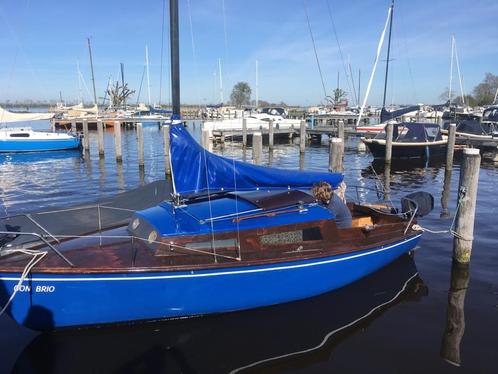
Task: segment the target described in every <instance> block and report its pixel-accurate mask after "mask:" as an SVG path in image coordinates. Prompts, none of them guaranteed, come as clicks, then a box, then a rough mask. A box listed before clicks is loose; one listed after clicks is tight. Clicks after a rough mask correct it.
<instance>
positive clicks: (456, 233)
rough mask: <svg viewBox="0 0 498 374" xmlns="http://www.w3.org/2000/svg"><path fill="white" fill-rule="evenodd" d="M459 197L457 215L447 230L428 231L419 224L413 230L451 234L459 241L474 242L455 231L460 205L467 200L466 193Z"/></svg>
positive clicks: (472, 238)
mask: <svg viewBox="0 0 498 374" xmlns="http://www.w3.org/2000/svg"><path fill="white" fill-rule="evenodd" d="M458 195H459V196H458V203H457V207H456V210H455V215H454V216H453V220H452V221H451V225H450V227H449V228H448V229H447V230H431V229H428V228H427V227H423V226H422V225H420V224H418V223H417V224H415V225H413V226H412V229H413V230H417V231H424V232H428V233H430V234H451V235H452V236H453V237H455V238H457V239H460V240H464V241H468V242H470V241H472V240H474V237H473V236H470V237H466V236H464V235H462V234H460V233H458V232H456V231H455V223H456V217H457V215H458V211H459V210H460V205H461V204H462V201H463V199H464V198H465V191H460V193H459V194H458Z"/></svg>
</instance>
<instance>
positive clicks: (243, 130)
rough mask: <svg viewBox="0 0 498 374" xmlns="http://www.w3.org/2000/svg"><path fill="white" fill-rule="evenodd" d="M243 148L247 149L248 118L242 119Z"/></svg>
mask: <svg viewBox="0 0 498 374" xmlns="http://www.w3.org/2000/svg"><path fill="white" fill-rule="evenodd" d="M242 146H243V147H244V148H245V147H247V118H242Z"/></svg>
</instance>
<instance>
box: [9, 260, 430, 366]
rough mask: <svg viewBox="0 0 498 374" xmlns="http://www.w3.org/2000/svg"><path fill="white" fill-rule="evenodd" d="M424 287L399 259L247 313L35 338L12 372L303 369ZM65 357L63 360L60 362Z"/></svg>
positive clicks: (418, 294) (423, 291) (413, 270)
mask: <svg viewBox="0 0 498 374" xmlns="http://www.w3.org/2000/svg"><path fill="white" fill-rule="evenodd" d="M426 294H427V289H426V287H425V286H424V284H423V282H422V280H421V279H420V277H419V276H418V273H417V269H416V267H415V264H414V261H413V259H412V258H411V257H410V256H408V255H405V256H403V257H402V258H400V259H399V260H397V261H395V262H394V263H393V264H391V265H389V266H387V267H385V268H384V269H382V270H381V271H379V272H377V273H375V274H372V275H370V276H369V277H367V278H364V279H363V280H361V281H359V282H356V283H354V284H352V285H350V286H348V287H345V288H343V289H340V290H338V291H335V292H331V293H328V294H325V295H321V296H319V297H315V298H311V299H308V300H303V301H299V302H295V303H288V304H284V305H279V306H275V307H269V308H261V309H256V310H252V311H247V312H238V313H229V314H225V315H218V316H206V317H202V318H192V319H184V320H175V321H165V322H155V323H147V324H139V325H131V326H129V325H126V326H114V327H106V328H101V329H88V330H82V331H67V330H66V331H60V332H57V333H52V334H42V335H39V336H38V337H37V338H36V339H35V340H33V341H32V342H31V343H30V344H29V345H28V346H27V347H26V348H25V349H24V351H23V352H22V354H21V355H20V357H19V358H18V360H17V362H16V364H15V370H14V371H16V370H17V371H22V370H25V369H26V368H29V370H30V371H35V372H53V371H54V368H57V371H58V372H74V371H75V369H76V370H78V371H80V372H114V371H118V372H144V371H145V372H168V373H169V372H182V373H193V372H213V373H222V372H230V371H232V372H248V371H249V372H261V371H262V370H264V369H278V370H282V368H285V367H287V366H288V365H290V366H292V367H294V368H295V367H301V368H302V367H304V368H306V367H311V366H312V365H314V364H315V363H316V362H317V361H320V362H326V361H327V360H329V356H330V355H331V354H333V351H334V349H335V348H336V347H337V345H339V344H340V343H341V342H343V341H344V340H346V339H348V338H349V337H350V336H352V335H354V334H355V333H357V332H358V331H364V330H365V329H366V328H368V326H369V325H370V324H372V323H373V322H374V321H375V319H376V318H378V317H380V316H381V315H382V314H383V313H384V312H385V311H386V310H387V309H388V308H392V307H394V306H395V305H396V304H398V303H399V302H402V301H408V300H410V301H418V300H420V298H421V297H423V296H425V295H426ZM68 358H70V359H68Z"/></svg>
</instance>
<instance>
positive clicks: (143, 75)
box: [137, 66, 146, 105]
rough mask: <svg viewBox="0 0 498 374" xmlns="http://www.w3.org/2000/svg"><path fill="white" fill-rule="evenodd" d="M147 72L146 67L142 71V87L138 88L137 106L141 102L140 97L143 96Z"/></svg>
mask: <svg viewBox="0 0 498 374" xmlns="http://www.w3.org/2000/svg"><path fill="white" fill-rule="evenodd" d="M145 70H146V67H145V66H144V70H143V71H142V79H140V87H139V88H138V94H137V105H138V101H139V100H140V95H141V94H142V85H143V83H144V77H145Z"/></svg>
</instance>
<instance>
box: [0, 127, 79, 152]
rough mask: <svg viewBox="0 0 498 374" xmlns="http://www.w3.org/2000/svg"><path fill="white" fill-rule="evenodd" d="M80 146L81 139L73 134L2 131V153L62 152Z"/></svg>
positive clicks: (0, 136) (5, 129) (17, 129)
mask: <svg viewBox="0 0 498 374" xmlns="http://www.w3.org/2000/svg"><path fill="white" fill-rule="evenodd" d="M80 146H81V139H80V137H79V136H77V135H73V134H66V133H56V132H41V131H33V130H32V129H31V128H30V127H24V128H12V127H10V128H9V127H6V128H2V129H0V153H16V152H43V151H62V150H69V149H77V148H79V147H80Z"/></svg>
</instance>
